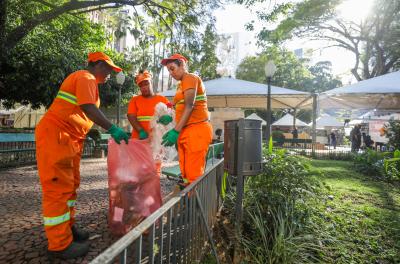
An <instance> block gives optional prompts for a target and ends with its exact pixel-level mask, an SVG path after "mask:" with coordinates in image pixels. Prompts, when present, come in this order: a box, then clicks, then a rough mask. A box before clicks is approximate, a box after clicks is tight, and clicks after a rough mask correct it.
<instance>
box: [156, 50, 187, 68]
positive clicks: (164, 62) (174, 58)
mask: <svg viewBox="0 0 400 264" xmlns="http://www.w3.org/2000/svg"><path fill="white" fill-rule="evenodd" d="M174 60H182V61H184V62H188V59H186V58H185V57H184V56H183V55H181V54H179V53H175V54H173V55H171V56H170V57H169V58H166V59H162V60H161V65H164V66H165V65H167V63H168V62H170V61H174Z"/></svg>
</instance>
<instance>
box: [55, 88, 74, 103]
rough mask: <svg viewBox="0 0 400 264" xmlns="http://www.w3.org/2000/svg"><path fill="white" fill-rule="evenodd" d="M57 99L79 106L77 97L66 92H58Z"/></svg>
mask: <svg viewBox="0 0 400 264" xmlns="http://www.w3.org/2000/svg"><path fill="white" fill-rule="evenodd" d="M56 98H59V99H62V100H64V101H67V102H69V103H71V104H74V105H78V103H77V102H78V100H77V99H76V96H75V95H73V94H70V93H67V92H64V91H58V93H57V96H56Z"/></svg>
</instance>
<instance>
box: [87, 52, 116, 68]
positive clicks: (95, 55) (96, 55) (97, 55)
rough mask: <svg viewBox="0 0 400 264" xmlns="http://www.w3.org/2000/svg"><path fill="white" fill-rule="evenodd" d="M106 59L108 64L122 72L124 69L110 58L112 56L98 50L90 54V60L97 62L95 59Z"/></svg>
mask: <svg viewBox="0 0 400 264" xmlns="http://www.w3.org/2000/svg"><path fill="white" fill-rule="evenodd" d="M99 60H102V61H105V62H107V64H108V65H110V66H111V67H112V68H113V70H114V71H116V72H120V71H122V69H121V68H120V67H118V66H117V65H115V64H114V62H113V61H112V60H111V59H110V57H108V56H107V55H106V54H104V53H103V52H100V51H97V52H91V53H89V55H88V60H87V61H88V62H95V61H99Z"/></svg>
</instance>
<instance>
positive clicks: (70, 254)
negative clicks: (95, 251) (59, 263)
mask: <svg viewBox="0 0 400 264" xmlns="http://www.w3.org/2000/svg"><path fill="white" fill-rule="evenodd" d="M88 252H89V244H88V243H77V242H72V243H71V244H70V245H69V246H68V247H67V248H66V249H64V250H61V251H48V254H49V257H50V258H51V259H53V258H58V259H74V258H78V257H82V256H85V255H86V254H87V253H88Z"/></svg>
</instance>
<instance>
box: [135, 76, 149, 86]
mask: <svg viewBox="0 0 400 264" xmlns="http://www.w3.org/2000/svg"><path fill="white" fill-rule="evenodd" d="M144 81H151V78H150V77H148V78H144V79H142V80H140V82H138V83H136V84H137V85H139V84H140V83H142V82H144Z"/></svg>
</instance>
